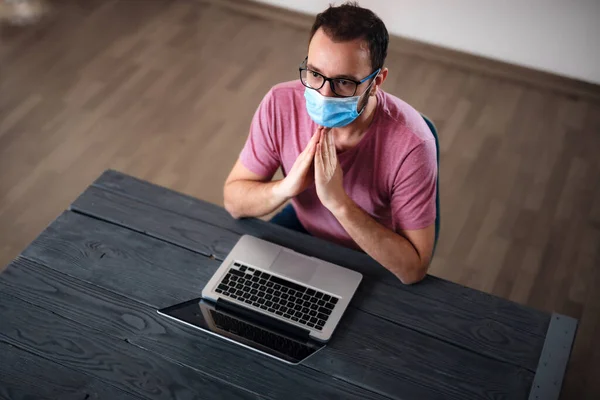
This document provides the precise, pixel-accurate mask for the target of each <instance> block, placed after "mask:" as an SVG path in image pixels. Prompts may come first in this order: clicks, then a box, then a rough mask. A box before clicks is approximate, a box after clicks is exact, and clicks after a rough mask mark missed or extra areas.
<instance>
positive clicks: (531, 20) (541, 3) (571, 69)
mask: <svg viewBox="0 0 600 400" xmlns="http://www.w3.org/2000/svg"><path fill="white" fill-rule="evenodd" d="M257 1H260V2H262V3H268V4H273V5H276V6H279V7H284V8H288V9H292V10H296V11H300V12H304V13H308V14H313V15H314V14H316V13H318V12H320V11H322V10H324V9H325V8H327V6H328V5H329V3H335V4H341V3H342V2H343V1H342V0H331V1H329V0H257ZM359 4H360V5H361V6H362V7H366V8H369V9H371V10H373V11H374V12H375V13H376V14H377V15H379V17H380V18H381V19H382V20H383V21H384V23H385V24H386V26H387V28H388V31H389V32H390V34H394V35H397V36H403V37H407V38H411V39H416V40H419V41H423V42H428V43H432V44H436V45H440V46H444V47H447V48H451V49H456V50H461V51H465V52H469V53H472V54H476V55H481V56H484V57H488V58H493V59H497V60H502V61H505V62H510V63H513V64H518V65H523V66H527V67H531V68H535V69H538V70H543V71H547V72H553V73H555V74H559V75H563V76H567V77H572V78H577V79H581V80H584V81H588V82H593V83H598V84H600V0H496V1H493V0H451V1H439V0H438V1H435V0H359Z"/></svg>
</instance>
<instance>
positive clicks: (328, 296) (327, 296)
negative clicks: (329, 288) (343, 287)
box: [323, 294, 331, 301]
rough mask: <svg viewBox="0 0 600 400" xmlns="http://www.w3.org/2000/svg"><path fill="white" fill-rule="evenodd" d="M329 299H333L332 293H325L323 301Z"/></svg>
mask: <svg viewBox="0 0 600 400" xmlns="http://www.w3.org/2000/svg"><path fill="white" fill-rule="evenodd" d="M329 299H331V296H330V295H328V294H324V295H323V301H329Z"/></svg>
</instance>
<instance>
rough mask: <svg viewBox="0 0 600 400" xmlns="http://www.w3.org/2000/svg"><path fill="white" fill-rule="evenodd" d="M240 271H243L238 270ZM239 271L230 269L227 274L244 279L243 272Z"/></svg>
mask: <svg viewBox="0 0 600 400" xmlns="http://www.w3.org/2000/svg"><path fill="white" fill-rule="evenodd" d="M240 271H243V269H241V268H240ZM240 271H238V270H237V269H230V270H229V273H230V274H232V275H236V276H239V277H244V276H245V275H246V274H244V273H243V272H240Z"/></svg>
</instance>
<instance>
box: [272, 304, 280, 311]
mask: <svg viewBox="0 0 600 400" xmlns="http://www.w3.org/2000/svg"><path fill="white" fill-rule="evenodd" d="M279 307H281V306H280V305H279V304H277V303H274V304H273V308H274V309H275V310H279Z"/></svg>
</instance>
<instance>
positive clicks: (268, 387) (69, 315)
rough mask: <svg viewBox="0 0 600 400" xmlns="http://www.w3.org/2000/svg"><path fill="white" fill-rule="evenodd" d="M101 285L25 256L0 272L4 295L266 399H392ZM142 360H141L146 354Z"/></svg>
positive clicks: (114, 288) (148, 297)
mask: <svg viewBox="0 0 600 400" xmlns="http://www.w3.org/2000/svg"><path fill="white" fill-rule="evenodd" d="M64 266H65V265H58V267H64ZM101 283H102V282H99V281H95V280H94V281H93V283H88V282H85V281H83V280H81V279H78V278H76V277H71V276H69V275H67V274H64V273H62V272H59V271H56V270H54V269H52V268H48V267H45V266H43V265H41V264H39V263H36V262H33V261H30V260H27V259H25V258H19V259H17V260H15V261H14V262H13V263H12V264H11V266H10V268H7V270H6V271H5V272H4V274H2V275H0V287H1V288H2V292H3V293H6V294H8V295H10V296H14V297H16V298H19V299H21V300H23V301H25V302H27V303H29V302H38V303H41V304H43V306H44V308H45V310H47V311H49V312H51V313H53V314H56V315H59V316H61V317H64V318H66V319H68V320H69V321H77V323H78V324H81V325H83V326H85V327H87V328H89V329H91V330H92V331H101V332H102V334H104V335H108V336H109V337H111V338H115V339H116V340H117V341H118V342H126V343H129V344H130V345H132V346H136V347H138V348H140V349H143V350H144V351H146V352H148V353H149V354H160V355H161V356H162V357H164V358H166V359H168V360H171V361H172V362H176V363H177V364H179V365H182V368H184V369H186V368H188V369H193V370H196V371H203V373H208V374H210V375H214V376H216V377H219V378H220V379H223V380H224V381H226V382H228V383H230V384H232V385H235V386H236V387H244V388H247V389H250V390H252V391H254V392H256V393H260V395H261V397H265V398H272V399H279V398H282V397H285V396H286V395H288V394H289V390H290V388H295V389H296V390H295V391H297V394H295V395H294V397H293V398H305V399H313V398H331V397H332V396H333V397H335V396H341V397H342V398H349V399H383V398H387V397H382V396H378V395H376V394H373V393H370V392H369V391H366V390H362V389H360V388H359V387H356V386H355V385H350V384H347V383H344V382H343V381H340V380H334V379H332V378H331V377H330V376H329V375H327V374H323V373H320V372H318V371H315V370H314V369H311V368H306V367H302V366H301V367H296V366H289V365H286V364H283V363H281V362H278V361H275V360H272V359H270V358H268V357H265V356H260V355H258V354H256V353H253V352H250V351H248V350H245V349H242V348H240V347H238V346H235V345H232V344H231V343H229V342H226V341H223V340H221V339H218V338H216V337H214V336H211V335H207V334H204V333H202V332H199V331H198V330H195V329H193V328H189V327H187V326H185V325H183V324H180V323H178V322H175V321H172V320H170V319H168V318H166V317H164V316H161V315H159V314H158V313H157V312H156V307H152V306H148V305H146V304H144V303H141V302H138V301H134V300H131V299H130V298H129V297H126V296H123V295H120V294H117V293H118V290H119V288H117V287H112V288H110V289H112V290H107V289H103V288H102V287H101V286H99V284H101ZM153 297H154V296H152V294H149V295H148V296H146V298H145V299H144V300H146V301H147V302H152V300H153ZM181 297H184V295H182V296H181ZM185 300H189V297H188V298H185ZM139 358H140V359H142V360H143V359H144V356H143V354H141V355H140V356H139ZM224 360H226V361H224ZM232 366H235V367H234V368H232ZM257 371H260V373H257ZM213 389H214V390H215V391H216V392H215V393H216V396H217V397H220V398H228V397H227V393H226V392H221V391H219V390H218V388H213ZM205 397H206V398H208V397H210V395H207V396H205ZM203 398H204V397H203Z"/></svg>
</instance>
